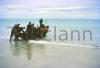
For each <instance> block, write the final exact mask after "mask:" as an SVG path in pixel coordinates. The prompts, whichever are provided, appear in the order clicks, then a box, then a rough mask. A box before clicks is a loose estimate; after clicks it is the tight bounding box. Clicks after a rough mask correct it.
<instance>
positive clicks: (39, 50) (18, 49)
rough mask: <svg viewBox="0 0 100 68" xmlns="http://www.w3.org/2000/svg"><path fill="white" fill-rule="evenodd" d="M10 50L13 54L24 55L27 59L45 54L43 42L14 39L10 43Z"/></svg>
mask: <svg viewBox="0 0 100 68" xmlns="http://www.w3.org/2000/svg"><path fill="white" fill-rule="evenodd" d="M10 48H11V51H12V54H13V55H14V56H22V55H24V56H25V57H26V58H27V59H28V60H31V59H32V56H34V57H35V56H43V55H45V46H44V45H43V44H32V43H28V42H24V41H16V42H13V43H11V46H10Z"/></svg>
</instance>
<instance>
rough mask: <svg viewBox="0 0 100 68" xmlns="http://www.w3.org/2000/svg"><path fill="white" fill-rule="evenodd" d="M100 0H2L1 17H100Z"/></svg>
mask: <svg viewBox="0 0 100 68" xmlns="http://www.w3.org/2000/svg"><path fill="white" fill-rule="evenodd" d="M99 6H100V0H0V18H41V17H43V18H52V19H53V18H55V19H56V18H61V19H76V18H78V19H100V7H99Z"/></svg>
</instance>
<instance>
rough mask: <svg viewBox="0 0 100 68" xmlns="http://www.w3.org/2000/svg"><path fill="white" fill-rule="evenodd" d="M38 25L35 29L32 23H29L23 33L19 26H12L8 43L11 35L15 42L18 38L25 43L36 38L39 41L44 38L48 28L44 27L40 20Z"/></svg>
mask: <svg viewBox="0 0 100 68" xmlns="http://www.w3.org/2000/svg"><path fill="white" fill-rule="evenodd" d="M39 23H40V25H39V26H37V27H35V26H34V23H33V24H32V23H31V22H29V24H28V25H27V28H26V30H25V31H24V29H25V27H20V24H16V25H14V27H13V28H12V31H11V35H10V42H11V39H12V36H13V35H14V36H15V39H14V40H15V41H17V40H18V39H19V37H20V38H22V39H23V40H26V41H27V40H31V39H36V38H40V39H41V38H43V37H45V36H46V34H47V32H48V29H49V26H45V25H44V24H43V19H42V18H41V19H40V20H39Z"/></svg>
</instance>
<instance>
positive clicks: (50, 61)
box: [0, 19, 100, 68]
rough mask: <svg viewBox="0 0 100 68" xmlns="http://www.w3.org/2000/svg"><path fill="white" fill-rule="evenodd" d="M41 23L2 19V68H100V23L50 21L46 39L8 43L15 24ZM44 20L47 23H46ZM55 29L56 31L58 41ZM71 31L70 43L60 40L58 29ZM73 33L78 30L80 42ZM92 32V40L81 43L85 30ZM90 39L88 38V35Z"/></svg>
mask: <svg viewBox="0 0 100 68" xmlns="http://www.w3.org/2000/svg"><path fill="white" fill-rule="evenodd" d="M29 21H32V22H35V25H36V24H38V20H27V19H26V20H25V19H21V20H20V19H0V22H1V23H0V68H100V55H99V54H100V40H99V38H100V35H99V34H100V31H99V28H100V23H99V22H100V20H60V19H59V20H47V22H46V24H47V25H49V26H50V30H51V31H52V32H49V33H48V34H47V37H46V39H52V40H51V41H48V40H46V39H45V40H38V41H33V40H30V41H29V42H25V41H18V42H14V41H12V43H9V40H8V39H9V36H10V31H11V29H10V28H7V27H10V26H11V27H12V26H13V25H14V24H16V23H20V24H21V26H26V25H27V23H28V22H29ZM44 21H45V20H44ZM54 26H56V28H57V32H56V34H57V35H56V40H55V37H54ZM62 29H64V30H66V31H67V32H68V40H63V41H62V40H59V35H60V32H59V30H62ZM71 30H79V32H80V34H81V40H80V41H79V40H77V34H75V35H74V40H73V41H71V40H70V38H71V37H70V34H71V33H70V32H71ZM83 30H91V31H92V34H93V40H92V41H89V40H86V41H84V40H82V38H83V37H82V31H83ZM86 37H87V39H88V37H89V36H88V35H87V36H86Z"/></svg>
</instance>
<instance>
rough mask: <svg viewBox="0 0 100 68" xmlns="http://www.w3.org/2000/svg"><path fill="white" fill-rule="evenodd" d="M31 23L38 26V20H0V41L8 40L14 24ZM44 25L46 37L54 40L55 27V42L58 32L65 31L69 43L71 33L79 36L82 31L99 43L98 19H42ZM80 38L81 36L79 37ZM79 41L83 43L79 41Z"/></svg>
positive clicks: (23, 24) (99, 27) (25, 24)
mask: <svg viewBox="0 0 100 68" xmlns="http://www.w3.org/2000/svg"><path fill="white" fill-rule="evenodd" d="M29 21H31V22H32V23H34V24H35V26H36V25H39V22H38V19H0V39H9V36H10V31H11V28H8V27H13V25H14V24H16V23H20V24H21V26H25V27H26V26H27V24H28V22H29ZM44 24H45V25H49V26H50V29H49V30H51V32H49V33H48V35H47V37H48V38H50V39H52V40H54V28H55V27H56V35H57V37H56V38H57V40H58V37H59V35H60V34H61V33H60V30H66V31H67V32H68V34H69V35H68V37H69V38H68V40H66V41H70V35H71V31H73V30H78V31H79V32H80V34H81V35H82V34H83V31H84V30H90V31H91V32H92V38H93V39H92V41H93V42H96V43H99V42H100V41H99V38H100V36H99V34H100V31H99V29H100V20H98V19H47V20H46V19H44ZM81 37H82V36H81ZM81 41H83V40H82V39H81ZM85 42H87V41H85Z"/></svg>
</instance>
